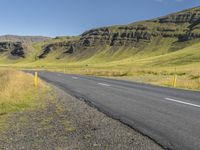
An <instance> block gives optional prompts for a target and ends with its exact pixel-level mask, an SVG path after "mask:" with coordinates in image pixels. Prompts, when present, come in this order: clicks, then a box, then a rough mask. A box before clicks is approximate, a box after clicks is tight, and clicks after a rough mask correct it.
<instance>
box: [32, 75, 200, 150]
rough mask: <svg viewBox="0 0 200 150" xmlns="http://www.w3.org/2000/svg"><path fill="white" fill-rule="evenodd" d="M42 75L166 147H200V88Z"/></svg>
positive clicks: (189, 149)
mask: <svg viewBox="0 0 200 150" xmlns="http://www.w3.org/2000/svg"><path fill="white" fill-rule="evenodd" d="M29 72H31V73H33V72H32V71H29ZM39 77H40V78H42V79H44V80H45V81H47V82H49V83H52V84H54V85H56V86H57V87H60V88H61V89H63V90H65V91H67V92H69V93H70V94H72V95H74V96H76V97H78V98H79V99H84V100H86V101H87V102H89V103H90V104H92V105H93V106H95V107H96V108H98V109H99V110H100V111H102V112H104V113H106V114H107V115H109V116H111V117H113V118H115V119H118V120H120V121H122V122H124V123H125V124H128V125H129V126H131V127H132V128H134V129H136V130H138V131H139V132H141V133H143V134H144V135H147V136H148V137H150V138H152V139H153V140H155V141H156V142H157V143H159V144H161V145H162V146H163V147H164V148H167V149H174V150H200V92H193V91H187V90H179V89H172V88H165V87H159V86H152V85H147V84H141V83H134V82H129V81H122V80H114V79H106V78H98V77H91V76H81V75H68V74H63V73H54V72H47V71H40V72H39ZM77 109H78V108H77Z"/></svg>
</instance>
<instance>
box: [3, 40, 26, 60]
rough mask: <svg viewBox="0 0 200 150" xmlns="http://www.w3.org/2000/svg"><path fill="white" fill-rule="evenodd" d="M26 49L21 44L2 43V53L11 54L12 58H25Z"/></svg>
mask: <svg viewBox="0 0 200 150" xmlns="http://www.w3.org/2000/svg"><path fill="white" fill-rule="evenodd" d="M25 51H26V50H25V47H24V46H23V44H22V43H21V42H0V53H5V52H7V53H9V54H10V55H11V56H16V57H22V58H24V57H25Z"/></svg>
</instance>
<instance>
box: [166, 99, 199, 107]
mask: <svg viewBox="0 0 200 150" xmlns="http://www.w3.org/2000/svg"><path fill="white" fill-rule="evenodd" d="M165 100H168V101H172V102H176V103H181V104H185V105H190V106H194V107H198V108H200V105H197V104H192V103H188V102H183V101H179V100H175V99H172V98H165Z"/></svg>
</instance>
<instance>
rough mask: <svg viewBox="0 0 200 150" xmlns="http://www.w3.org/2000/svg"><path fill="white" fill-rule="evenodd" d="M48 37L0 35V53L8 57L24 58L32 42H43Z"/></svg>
mask: <svg viewBox="0 0 200 150" xmlns="http://www.w3.org/2000/svg"><path fill="white" fill-rule="evenodd" d="M49 39H51V38H49V37H42V36H16V35H3V36H0V55H2V54H3V55H7V56H8V58H15V59H16V58H25V55H26V54H27V53H28V51H29V49H30V47H31V45H32V43H33V42H43V41H46V40H49Z"/></svg>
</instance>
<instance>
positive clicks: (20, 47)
mask: <svg viewBox="0 0 200 150" xmlns="http://www.w3.org/2000/svg"><path fill="white" fill-rule="evenodd" d="M199 41H200V7H195V8H191V9H187V10H184V11H181V12H177V13H173V14H170V15H167V16H164V17H160V18H156V19H152V20H146V21H141V22H136V23H131V24H128V25H121V26H110V27H102V28H97V29H91V30H89V31H86V32H84V33H83V34H81V35H80V36H75V37H69V36H66V37H56V38H54V39H45V40H42V41H31V42H29V44H27V42H24V41H18V42H16V41H4V40H3V41H2V40H1V38H0V64H1V66H8V65H9V66H15V67H16V66H18V67H39V66H40V67H41V66H44V67H46V68H57V69H58V68H60V69H62V70H63V68H67V70H68V72H76V73H83V74H95V75H108V74H109V75H111V76H135V77H138V76H142V77H143V76H144V74H145V75H150V76H153V75H156V76H158V75H160V76H165V75H173V74H174V73H175V71H174V70H175V68H176V72H178V73H179V74H182V78H183V79H182V80H185V79H187V80H188V81H191V82H192V81H193V79H195V81H194V82H197V81H196V79H199V73H200V49H199V46H200V43H199ZM156 78H157V77H156ZM170 78H171V77H170ZM151 79H152V78H151ZM190 79H191V80H190ZM158 80H162V79H158ZM144 81H146V79H144ZM155 81H157V80H155ZM149 82H151V81H149ZM153 82H154V81H153ZM168 82H169V81H168ZM168 84H170V83H164V85H168ZM195 86H199V87H195V88H200V85H199V84H197V85H195ZM183 87H184V86H183ZM188 87H189V86H188Z"/></svg>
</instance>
